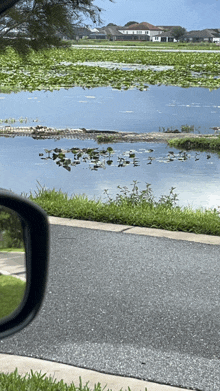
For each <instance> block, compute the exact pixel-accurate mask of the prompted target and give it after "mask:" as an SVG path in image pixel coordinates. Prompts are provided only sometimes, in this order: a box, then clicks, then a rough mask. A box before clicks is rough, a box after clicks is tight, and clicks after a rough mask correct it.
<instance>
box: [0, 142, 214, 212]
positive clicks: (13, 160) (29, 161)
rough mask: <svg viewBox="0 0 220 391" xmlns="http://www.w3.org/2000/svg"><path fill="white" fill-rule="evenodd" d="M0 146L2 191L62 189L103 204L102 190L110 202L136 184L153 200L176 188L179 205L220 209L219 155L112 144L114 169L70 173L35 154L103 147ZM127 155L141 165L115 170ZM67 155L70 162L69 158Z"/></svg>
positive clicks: (75, 169)
mask: <svg viewBox="0 0 220 391" xmlns="http://www.w3.org/2000/svg"><path fill="white" fill-rule="evenodd" d="M0 144H1V154H0V172H1V182H0V187H2V188H7V189H11V190H12V191H14V192H16V193H18V194H21V193H22V192H25V193H28V194H29V192H30V191H32V192H34V191H35V190H36V189H37V181H39V182H40V184H41V185H42V186H46V187H47V188H49V189H52V188H55V189H57V190H59V189H61V190H62V191H63V192H67V193H68V194H69V195H71V194H83V193H85V194H87V195H88V196H89V198H93V197H94V196H95V197H96V198H99V197H100V196H101V197H102V198H103V200H105V199H106V198H105V196H104V189H108V190H109V194H110V195H111V196H113V197H114V196H115V195H116V194H117V193H118V192H119V190H118V189H117V186H118V185H120V186H128V187H129V188H131V186H130V185H131V184H132V182H133V180H138V182H139V184H138V186H139V188H140V189H144V188H145V183H150V184H151V185H152V190H153V193H154V194H155V196H156V198H158V197H159V196H161V195H162V194H168V193H169V190H170V188H171V187H172V186H174V187H176V189H175V192H176V193H177V194H178V198H179V205H182V206H187V205H189V204H190V205H191V206H192V207H193V208H198V207H204V208H213V207H217V206H219V205H220V159H219V157H218V156H217V154H209V155H210V157H208V154H207V153H205V152H204V153H196V152H193V151H191V152H190V153H189V154H187V156H186V158H185V159H184V158H183V156H184V155H183V153H180V151H179V150H176V149H171V148H169V147H167V145H166V144H163V143H132V144H129V143H121V144H112V145H111V146H112V147H113V148H114V152H115V154H114V155H113V165H112V166H107V165H106V169H103V168H100V169H99V170H98V171H95V170H91V168H92V166H91V165H89V164H88V163H83V162H82V163H81V164H79V165H76V166H75V167H72V168H71V171H70V172H68V171H67V170H65V169H64V168H62V167H59V166H58V165H57V164H56V163H55V162H54V161H53V160H42V159H41V157H40V156H39V154H40V153H44V149H54V148H63V149H68V148H73V147H74V148H76V147H78V148H87V147H99V148H100V149H102V148H103V146H100V145H99V146H97V144H96V142H95V141H92V140H85V141H82V140H74V139H60V140H57V141H55V140H53V139H50V140H34V139H32V138H31V137H15V138H5V137H1V138H0ZM105 147H106V146H105ZM150 149H152V151H149V150H150ZM130 150H133V151H134V153H135V155H136V158H137V161H138V164H139V165H138V166H136V167H134V166H133V164H132V162H131V163H130V164H129V165H128V166H126V167H118V158H120V157H121V158H123V157H125V155H124V153H125V152H127V151H130ZM170 151H173V152H174V156H173V155H172V154H169V152H170ZM44 156H45V153H44ZM66 156H67V157H71V156H72V158H73V155H71V154H67V155H66ZM207 157H208V158H207ZM172 159H174V160H172ZM150 161H151V163H150Z"/></svg>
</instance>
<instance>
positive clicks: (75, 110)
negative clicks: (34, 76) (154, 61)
mask: <svg viewBox="0 0 220 391" xmlns="http://www.w3.org/2000/svg"><path fill="white" fill-rule="evenodd" d="M219 102H220V89H218V90H213V91H209V90H208V89H206V88H186V89H184V88H181V87H173V86H160V87H158V86H153V85H152V86H149V88H148V90H147V91H139V90H128V91H118V90H112V89H111V88H101V87H99V88H93V89H91V90H88V89H87V90H84V89H83V88H80V87H75V88H71V89H68V90H65V89H61V90H60V91H53V92H49V91H46V92H45V91H34V92H33V93H31V92H19V93H11V94H0V108H1V110H0V112H1V118H0V119H7V118H14V119H16V120H17V122H14V123H12V124H10V125H12V126H22V125H23V124H22V123H20V122H19V119H20V118H22V119H27V123H25V126H28V125H29V126H31V125H33V126H34V125H35V123H34V122H35V121H38V124H41V125H45V126H48V127H54V128H60V129H65V128H83V127H85V128H86V129H97V130H117V131H130V132H137V133H146V132H155V131H156V132H157V131H159V128H162V127H164V128H166V129H167V128H173V129H175V128H177V129H180V128H181V126H182V125H186V124H187V125H189V126H194V127H195V129H197V130H198V131H199V132H201V133H213V129H211V128H212V127H216V126H219V123H220V105H219Z"/></svg>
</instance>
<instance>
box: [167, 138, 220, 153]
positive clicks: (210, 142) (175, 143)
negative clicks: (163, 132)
mask: <svg viewBox="0 0 220 391" xmlns="http://www.w3.org/2000/svg"><path fill="white" fill-rule="evenodd" d="M168 144H169V146H170V147H176V148H180V149H186V150H190V149H194V150H200V151H213V152H218V151H220V137H217V138H216V137H199V138H192V137H184V138H181V139H178V138H176V139H172V140H168Z"/></svg>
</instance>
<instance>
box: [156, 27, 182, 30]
mask: <svg viewBox="0 0 220 391" xmlns="http://www.w3.org/2000/svg"><path fill="white" fill-rule="evenodd" d="M156 27H159V28H161V30H168V31H169V30H172V29H173V28H176V27H180V26H156Z"/></svg>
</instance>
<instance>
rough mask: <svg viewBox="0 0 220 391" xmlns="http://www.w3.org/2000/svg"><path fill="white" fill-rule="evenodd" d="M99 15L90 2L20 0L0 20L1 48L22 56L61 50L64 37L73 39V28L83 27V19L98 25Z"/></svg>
mask: <svg viewBox="0 0 220 391" xmlns="http://www.w3.org/2000/svg"><path fill="white" fill-rule="evenodd" d="M109 1H113V0H109ZM101 11H102V9H101V8H99V7H98V6H96V5H94V4H93V0H20V1H19V2H18V3H17V4H16V5H15V6H14V7H13V8H11V9H9V10H7V11H6V12H4V13H3V14H2V15H1V16H0V47H1V48H4V47H5V46H7V45H8V44H9V43H10V45H11V46H13V47H15V48H16V49H17V50H18V51H19V52H25V51H27V50H29V49H30V48H33V49H35V50H38V49H41V48H45V47H51V46H56V47H57V46H60V45H62V44H63V42H62V37H63V36H65V37H67V38H72V37H73V36H74V28H75V27H77V26H79V25H81V26H82V25H85V23H83V18H87V19H88V18H89V19H90V20H91V21H92V22H93V23H100V22H101V18H100V14H101ZM12 38H13V39H12Z"/></svg>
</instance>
